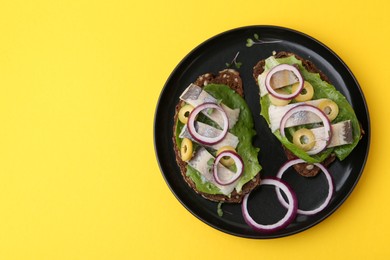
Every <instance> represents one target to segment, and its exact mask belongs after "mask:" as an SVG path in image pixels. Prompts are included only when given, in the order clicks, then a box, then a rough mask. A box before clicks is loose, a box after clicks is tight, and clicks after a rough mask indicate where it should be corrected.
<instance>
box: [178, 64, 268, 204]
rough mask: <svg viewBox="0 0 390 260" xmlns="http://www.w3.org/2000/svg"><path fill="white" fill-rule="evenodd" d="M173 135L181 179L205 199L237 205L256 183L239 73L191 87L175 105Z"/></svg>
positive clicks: (214, 77) (204, 79)
mask: <svg viewBox="0 0 390 260" xmlns="http://www.w3.org/2000/svg"><path fill="white" fill-rule="evenodd" d="M173 130H174V131H173V133H174V136H173V142H174V150H175V154H176V161H177V163H178V165H179V168H180V171H181V174H182V176H183V178H184V180H185V181H186V183H187V184H188V185H189V186H190V187H191V188H192V189H193V190H194V191H195V192H197V193H198V194H200V195H202V196H203V197H204V198H206V199H209V200H212V201H216V202H230V203H240V202H241V201H242V199H243V197H244V196H245V194H247V193H249V192H250V191H251V190H253V189H254V188H255V187H257V186H258V185H259V184H260V174H259V172H260V170H261V166H260V164H259V162H258V159H257V155H258V152H259V149H258V148H255V147H253V145H252V138H253V136H254V135H255V130H254V123H253V118H252V114H251V111H250V110H249V107H248V105H247V104H246V102H245V100H244V99H243V84H242V80H241V78H240V76H239V73H238V72H237V71H235V70H232V69H226V70H223V71H221V72H219V73H218V75H213V74H212V73H207V74H204V75H202V76H199V77H198V79H197V80H196V81H195V82H194V83H192V84H190V85H189V86H188V87H187V88H186V89H185V90H184V92H183V93H182V94H181V96H180V101H179V103H178V104H177V106H176V112H175V117H174V129H173Z"/></svg>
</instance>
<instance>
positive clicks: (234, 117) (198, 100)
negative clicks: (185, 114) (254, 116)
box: [180, 83, 240, 129]
mask: <svg viewBox="0 0 390 260" xmlns="http://www.w3.org/2000/svg"><path fill="white" fill-rule="evenodd" d="M180 99H181V100H183V101H184V102H186V103H188V104H190V105H191V106H193V107H197V106H199V105H201V104H203V103H206V102H210V103H215V104H218V100H217V99H216V98H214V97H213V96H211V95H210V94H209V93H207V92H206V91H204V90H203V89H202V88H201V87H199V86H197V85H195V84H192V83H191V84H190V85H189V86H188V87H187V88H186V90H184V92H183V93H182V94H181V96H180ZM220 105H221V107H222V109H223V110H224V111H225V113H226V115H227V117H228V120H229V129H232V128H233V127H234V125H235V124H236V123H237V121H238V116H239V114H240V109H238V108H236V109H231V108H229V107H228V106H226V105H224V104H220ZM202 113H203V114H204V115H205V116H207V117H208V118H210V119H211V120H213V121H214V122H216V123H217V124H218V125H219V126H220V127H221V128H223V127H224V125H223V119H222V116H221V114H220V112H218V111H215V110H214V111H213V112H212V113H211V114H209V113H207V111H202Z"/></svg>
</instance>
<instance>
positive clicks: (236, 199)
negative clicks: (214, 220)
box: [172, 69, 260, 203]
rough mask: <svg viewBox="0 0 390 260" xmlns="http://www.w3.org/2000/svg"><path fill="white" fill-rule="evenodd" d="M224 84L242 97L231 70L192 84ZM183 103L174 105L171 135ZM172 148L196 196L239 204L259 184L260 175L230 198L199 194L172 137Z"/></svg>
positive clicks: (240, 86)
mask: <svg viewBox="0 0 390 260" xmlns="http://www.w3.org/2000/svg"><path fill="white" fill-rule="evenodd" d="M212 83H213V84H224V85H227V86H229V87H230V88H231V89H233V90H235V91H236V92H237V93H238V94H239V95H240V96H243V95H244V89H243V84H242V80H241V77H240V74H239V73H238V72H237V71H236V70H233V69H225V70H222V71H220V72H219V73H218V75H214V74H212V73H206V74H204V75H201V76H199V77H198V78H197V79H196V81H195V82H194V84H195V85H197V86H200V87H204V86H206V85H208V84H212ZM183 104H184V102H183V101H180V102H179V103H178V104H177V105H176V110H175V117H174V127H173V133H176V122H177V120H178V112H179V110H180V108H181V107H182V106H183ZM172 139H173V144H174V145H173V147H174V150H175V155H176V162H177V164H178V166H179V168H180V172H181V175H182V176H183V178H184V180H185V181H186V183H187V184H188V185H189V186H190V187H191V188H192V189H193V190H194V191H195V192H196V193H198V194H200V195H201V196H203V197H204V198H206V199H208V200H211V201H215V202H227V203H240V202H241V201H242V199H243V197H244V195H245V194H247V193H249V192H250V191H252V190H253V189H254V188H256V187H257V186H258V185H259V184H260V174H257V175H256V176H255V178H253V179H252V181H249V182H248V183H246V184H245V185H244V186H243V187H242V191H241V192H240V193H237V191H236V190H233V192H232V193H231V195H230V196H225V195H222V194H208V193H204V192H201V191H199V190H197V189H196V185H195V183H194V182H193V181H192V179H191V178H189V177H188V176H187V175H186V171H187V163H186V162H184V161H183V160H182V159H181V157H180V150H179V148H178V146H177V144H176V138H175V136H173V138H172Z"/></svg>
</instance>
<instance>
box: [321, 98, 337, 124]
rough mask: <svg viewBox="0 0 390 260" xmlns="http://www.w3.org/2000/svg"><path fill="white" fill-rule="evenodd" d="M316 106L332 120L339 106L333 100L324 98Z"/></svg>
mask: <svg viewBox="0 0 390 260" xmlns="http://www.w3.org/2000/svg"><path fill="white" fill-rule="evenodd" d="M318 108H319V109H321V110H322V111H323V112H324V113H325V115H326V116H327V117H328V118H329V120H330V121H333V120H334V119H335V118H336V117H337V115H338V114H339V106H338V105H337V104H336V102H334V101H333V100H330V99H326V100H324V101H322V102H321V103H320V104H319V105H318Z"/></svg>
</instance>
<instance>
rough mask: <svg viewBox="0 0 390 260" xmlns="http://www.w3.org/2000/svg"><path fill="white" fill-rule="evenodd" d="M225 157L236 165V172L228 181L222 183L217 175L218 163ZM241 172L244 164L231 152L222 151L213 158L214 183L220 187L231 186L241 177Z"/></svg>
mask: <svg viewBox="0 0 390 260" xmlns="http://www.w3.org/2000/svg"><path fill="white" fill-rule="evenodd" d="M225 156H228V157H230V158H232V159H233V160H234V163H235V164H236V168H237V170H236V172H235V174H234V175H233V176H232V177H231V178H230V179H229V180H226V181H223V180H221V178H219V175H218V163H219V161H220V160H221V159H222V158H223V157H225ZM243 171H244V162H243V161H242V159H241V157H240V156H239V155H238V154H237V153H235V152H233V151H223V152H221V153H220V154H219V155H218V156H217V157H216V158H215V162H214V167H213V174H214V179H215V181H216V182H217V183H218V184H220V185H229V184H232V183H233V182H235V181H236V180H237V179H238V178H240V177H241V175H242V172H243Z"/></svg>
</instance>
